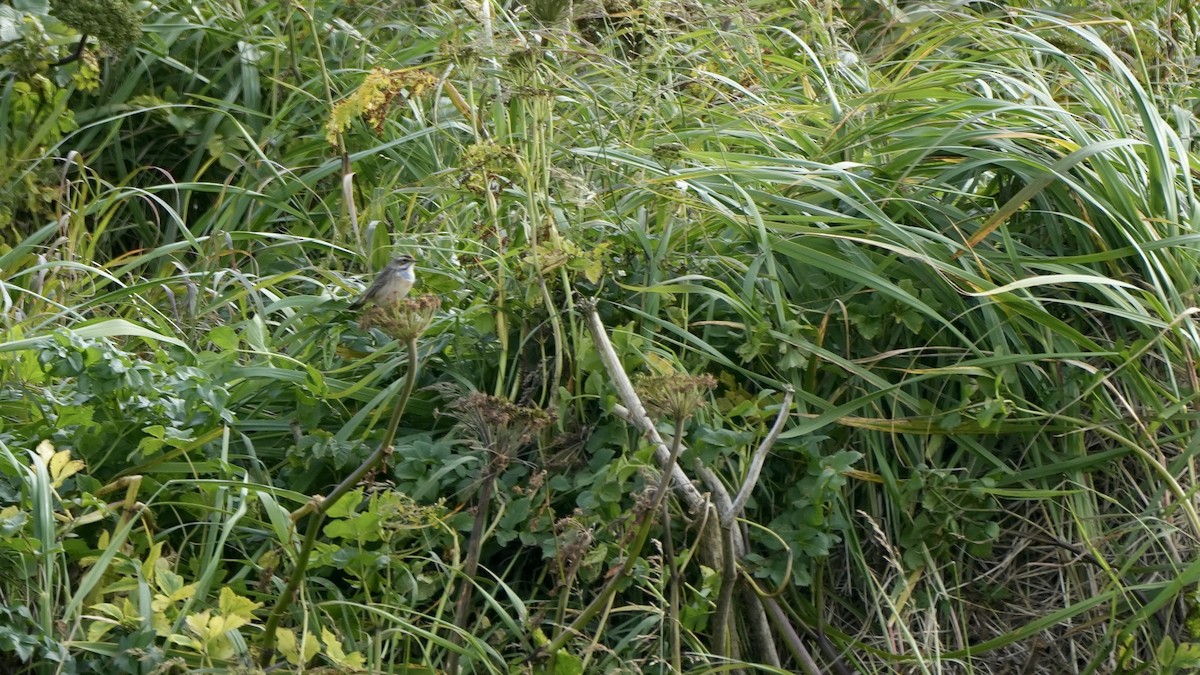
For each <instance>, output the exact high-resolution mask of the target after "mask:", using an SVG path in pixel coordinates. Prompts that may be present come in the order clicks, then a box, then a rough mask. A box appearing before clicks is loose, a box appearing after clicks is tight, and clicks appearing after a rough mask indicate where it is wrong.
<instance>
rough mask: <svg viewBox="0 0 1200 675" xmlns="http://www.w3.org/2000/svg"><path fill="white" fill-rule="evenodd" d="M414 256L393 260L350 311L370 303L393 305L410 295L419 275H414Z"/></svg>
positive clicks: (404, 256)
mask: <svg viewBox="0 0 1200 675" xmlns="http://www.w3.org/2000/svg"><path fill="white" fill-rule="evenodd" d="M415 262H416V260H415V259H413V257H412V256H408V255H402V256H399V257H396V258H393V259H392V261H391V262H389V263H388V264H387V267H384V268H383V271H381V272H380V273H379V274H378V275H377V276H376V277H375V281H373V282H371V285H370V287H368V288H367V290H366V291H365V292H364V293H363V294H362V295H360V296H359V298H358V299H357V300H355V301H354V302H353V303H351V304H350V309H352V310H355V309H359V308H361V307H362V306H363V305H365V304H367V303H368V302H370V303H374V304H376V305H384V306H386V305H393V304H395V303H397V302H399V301H400V300H401V299H402V298H404V296H406V295H408V291H409V289H411V288H412V285H413V282H414V281H416V280H417V275H415V274H413V263H415Z"/></svg>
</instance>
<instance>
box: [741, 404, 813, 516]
mask: <svg viewBox="0 0 1200 675" xmlns="http://www.w3.org/2000/svg"><path fill="white" fill-rule="evenodd" d="M795 393H796V392H795V390H793V389H792V388H791V387H790V386H789V387H788V388H787V389H784V394H783V406H782V407H781V408H780V409H779V417H776V418H775V424H774V425H772V426H771V431H770V432H769V433H768V434H767V437H766V438H764V439H763V442H762V443H760V444H759V446H758V449H757V450H755V451H754V455H753V456H752V457H751V458H750V469H749V471H747V472H746V480H745V481H744V482H743V483H742V489H741V490H738V494H737V498H735V499H734V500H733V507H732V508H731V509H730V513H729V520H731V521H734V520H737V519H738V518H739V517H741V515H742V509H744V508H746V501H747V500H748V499H750V494H751V493H752V492H754V487H755V486H756V485H758V477H759V475H760V474H761V473H762V468H763V463H764V462H766V460H767V453H769V452H770V451H771V446H773V445H775V441H776V440H778V439H779V434H780V433H782V432H783V427H784V425H785V424H786V423H787V420H788V417H790V416H791V412H792V396H793V395H794V394H795Z"/></svg>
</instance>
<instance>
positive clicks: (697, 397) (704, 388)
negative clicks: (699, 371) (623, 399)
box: [636, 373, 717, 420]
mask: <svg viewBox="0 0 1200 675" xmlns="http://www.w3.org/2000/svg"><path fill="white" fill-rule="evenodd" d="M636 387H637V392H638V395H639V396H641V398H642V402H643V403H645V404H646V410H647V411H648V412H650V413H652V414H656V415H660V416H663V417H670V418H672V419H675V420H685V419H687V418H689V417H691V416H692V413H694V412H696V409H697V408H699V407H700V405H701V404H703V403H704V399H705V396H706V395H707V394H708V392H710V391H712V390H713V389H716V387H717V381H716V380H715V379H713V376H712V375H709V374H707V373H705V374H704V375H688V374H686V373H672V374H670V375H646V376H643V377H640V378H638V381H637V385H636Z"/></svg>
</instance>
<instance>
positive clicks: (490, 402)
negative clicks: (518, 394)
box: [449, 391, 554, 470]
mask: <svg viewBox="0 0 1200 675" xmlns="http://www.w3.org/2000/svg"><path fill="white" fill-rule="evenodd" d="M449 412H450V414H451V415H453V416H454V417H455V418H457V419H458V421H459V422H461V423H462V426H463V428H464V429H466V430H467V431H468V432H469V433H470V434H471V435H472V436H474V437H475V438H474V440H475V444H476V445H477V446H479V447H480V448H482V449H485V450H491V451H492V452H494V453H495V460H494V461H500V462H507V460H508V458H510V457H511V456H512V455H513V454H514V453H515V452H516V451H517V450H520V449H521V447H522V446H524V445H526V444H528V443H529V442H531V441H532V440H533V438H534V435H535V434H537V432H538V431H540V430H542V429H543V428H545V427H547V426H548V425H549V424H550V423H551V422H553V421H554V416H553V414H552V413H550V412H548V411H546V410H543V409H541V408H533V407H528V406H521V405H517V404H516V403H513V402H512V401H509V400H506V399H503V398H499V397H496V396H488V395H487V394H482V393H480V392H477V391H475V392H471V393H470V394H467V395H466V396H465V397H462V398H460V399H459V400H457V401H455V402H454V403H452V404H451V405H450V411H449ZM497 468H498V469H499V470H503V468H504V467H503V466H499V467H497Z"/></svg>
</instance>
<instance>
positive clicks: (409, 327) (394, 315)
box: [358, 295, 442, 342]
mask: <svg viewBox="0 0 1200 675" xmlns="http://www.w3.org/2000/svg"><path fill="white" fill-rule="evenodd" d="M441 307H442V301H441V299H440V298H438V296H436V295H421V296H418V297H415V298H404V299H403V300H399V301H397V302H393V303H389V304H386V305H371V306H370V307H369V308H368V309H367V310H366V311H365V312H363V315H362V318H361V319H360V320H359V323H358V325H359V326H360V327H362V328H363V330H366V329H368V328H378V329H379V330H381V331H383V332H384V333H387V334H388V335H390V336H392V337H393V338H395V339H397V340H401V341H403V342H408V341H410V340H415V339H417V338H418V337H420V336H421V334H422V333H424V332H425V331H426V330H428V329H429V325H430V324H432V323H433V317H434V316H435V315H436V314H437V311H438V310H439V309H441Z"/></svg>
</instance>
